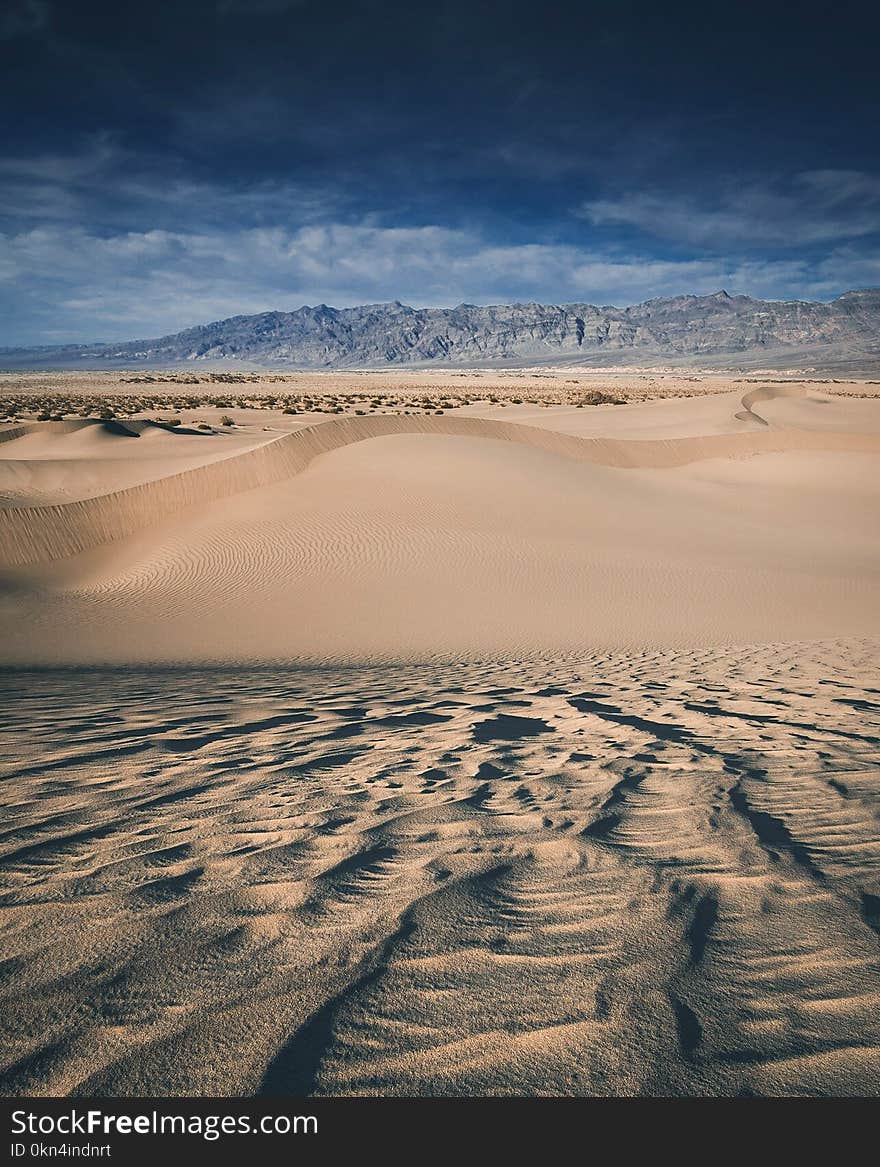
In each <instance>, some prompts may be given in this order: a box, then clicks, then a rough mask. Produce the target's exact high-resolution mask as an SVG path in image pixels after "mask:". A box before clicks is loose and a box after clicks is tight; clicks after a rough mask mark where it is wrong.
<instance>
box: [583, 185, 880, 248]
mask: <svg viewBox="0 0 880 1167" xmlns="http://www.w3.org/2000/svg"><path fill="white" fill-rule="evenodd" d="M579 213H580V214H581V215H582V217H583V218H585V219H586V220H587V221H588V222H590V223H591V224H593V225H594V226H596V227H614V228H619V227H630V228H635V229H637V230H638V231H641V232H644V233H645V234H647V235H650V236H654V237H656V238H660V239H666V240H673V241H675V242H676V243H678V244H682V243H685V244H691V245H695V246H698V247H708V248H719V247H730V246H735V247H741V248H751V247H767V246H771V247H778V248H786V247H803V246H810V245H813V244H820V243H829V242H831V243H833V242H837V241H839V240H845V239H857V238H861V237H864V236H866V235H872V234H875V233H880V176H878V175H874V174H866V173H863V172H861V171H857V170H828V169H826V170H810V171H804V172H801V173H799V174H797V175H795V176H794V177H793V178H791V179H789V180H788V181H785V182H780V181H777V182H775V183H771V184H767V183H758V182H756V181H755V180H754V179H750V180H739V181H737V180H735V179H732V180H730V182H728V183H727V184H726V185H724V186H723V188H722V189H721V190H720V191H719V192H718V193H717V194H715V195H714V196H713V195H709V194H707V193H706V192H705V191H704V192H702V193H701V194H699V195H687V194H685V195H682V194H671V193H668V192H655V191H651V190H644V191H631V192H627V193H624V194H621V195H618V196H616V197H609V198H600V199H593V200H590V201H588V202H585V203H584V204H583V205H582V206H581V207H580V208H579Z"/></svg>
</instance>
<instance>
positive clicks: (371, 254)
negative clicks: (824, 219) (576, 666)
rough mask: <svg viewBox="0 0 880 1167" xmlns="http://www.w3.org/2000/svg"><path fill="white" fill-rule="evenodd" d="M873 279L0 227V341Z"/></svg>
mask: <svg viewBox="0 0 880 1167" xmlns="http://www.w3.org/2000/svg"><path fill="white" fill-rule="evenodd" d="M872 283H880V250H877V251H875V252H874V253H873V254H872V253H869V252H867V251H865V250H864V249H861V248H860V249H858V250H857V249H851V248H842V249H839V250H836V251H834V252H832V253H831V254H830V255H829V256H826V257H825V258H824V259H822V260H821V261H817V262H815V263H809V262H807V261H806V260H803V259H800V258H791V259H785V260H762V259H749V260H736V259H733V260H729V259H725V258H724V257H705V258H690V259H683V260H669V259H659V258H657V257H653V256H650V255H643V254H638V253H620V252H618V253H604V252H599V251H595V250H591V249H590V248H588V247H578V246H574V245H570V244H547V243H523V244H516V245H511V244H503V245H500V244H497V243H495V242H493V241H492V240H489V239H486V238H484V237H483V236H482V235H481V234H480V233H479V232H476V231H469V230H460V229H451V228H448V227H444V226H438V225H432V224H426V225H422V226H416V227H386V226H381V225H377V224H375V223H370V222H362V223H359V224H344V223H325V224H309V225H305V226H302V227H299V228H296V229H287V228H284V227H279V226H267V227H248V228H242V229H235V230H224V229H216V230H201V231H172V230H166V229H153V230H148V231H125V232H117V233H113V234H107V235H103V236H98V235H96V234H94V233H91V232H89V231H87V230H85V229H83V228H82V227H78V226H70V227H67V226H61V225H55V226H51V227H45V226H41V227H36V228H34V229H32V230H27V231H22V232H19V233H17V234H15V235H11V234H10V235H0V319H2V321H3V331H2V334H0V344H6V345H15V344H34V343H53V342H55V341H57V340H60V339H67V340H82V341H89V340H99V339H103V340H119V339H131V338H136V337H148V336H157V335H161V334H163V333H166V332H174V331H177V330H179V329H181V328H184V327H186V326H188V325H192V324H197V323H203V322H206V321H208V320H214V319H220V318H222V317H225V316H231V315H236V314H238V313H249V312H259V311H266V310H269V309H292V308H296V307H299V306H300V305H301V304H303V303H313V304H315V303H320V302H326V303H331V304H334V305H337V306H345V305H350V304H359V303H375V302H381V301H389V300H394V299H400V300H403V301H406V302H409V303H412V304H415V305H417V306H425V305H447V304H454V303H460V302H462V301H466V302H470V303H499V302H501V303H503V302H509V301H514V300H520V301H522V300H539V301H544V302H550V303H553V302H555V303H560V302H589V303H600V304H602V303H606V304H607V303H616V304H627V303H634V302H636V301H639V300H643V299H647V298H650V297H653V296H660V295H677V294H681V293H682V292H693V293H708V292H713V291H716V290H717V289H718V288H720V287H725V288H727V290H728V291H730V292H731V293H738V292H743V293H750V294H753V295H759V296H765V297H768V298H794V297H802V296H805V295H807V296H813V297H815V298H820V299H821V298H826V299H827V298H830V297H831V296H834V295H836V294H838V293H839V292H841V291H844V290H846V289H847V288H849V287H853V286H865V285H867V284H872Z"/></svg>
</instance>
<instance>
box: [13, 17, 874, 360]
mask: <svg viewBox="0 0 880 1167" xmlns="http://www.w3.org/2000/svg"><path fill="white" fill-rule="evenodd" d="M876 32H877V18H876V16H875V15H873V9H872V8H869V7H868V6H867V5H865V4H856V3H847V2H846V0H844V2H843V3H837V4H834V5H833V6H832V5H830V4H827V5H825V4H802V5H800V6H798V7H797V8H796V9H795V8H793V7H792V6H790V5H783V4H781V3H778V4H773V3H770V4H767V3H765V4H762V5H758V4H752V3H740V4H737V5H714V4H707V3H704V4H702V5H699V6H698V5H693V4H674V3H673V4H667V5H657V4H648V3H644V2H642V0H618V2H616V3H615V4H598V3H590V2H584V3H580V4H578V5H570V4H552V3H551V4H547V5H544V6H540V7H539V6H538V5H535V4H534V3H528V4H526V3H521V2H519V0H508V2H506V3H501V2H493V0H488V2H484V3H481V4H472V3H470V4H466V3H463V2H460V0H456V2H454V3H442V2H440V3H434V4H431V5H427V4H426V5H419V4H412V3H410V4H401V3H394V2H379V0H360V2H356V0H343V2H341V3H338V4H336V5H328V4H326V3H318V2H317V0H197V2H189V3H184V2H180V0H178V2H177V3H173V4H172V3H167V2H154V3H150V4H144V5H140V6H122V5H118V4H110V3H99V2H97V0H77V2H73V3H64V4H62V3H60V2H59V3H54V4H52V3H50V2H49V0H16V2H14V3H12V4H10V5H7V8H6V10H5V14H4V16H3V18H2V20H0V58H2V60H0V65H2V70H3V72H2V77H3V81H2V85H3V88H4V100H3V102H2V107H0V118H2V132H3V139H2V140H3V153H2V157H0V232H2V234H0V296H3V298H4V326H3V333H2V340H0V342H5V343H15V342H16V341H22V342H32V341H34V340H39V339H46V340H47V341H50V340H55V339H58V338H60V337H71V338H88V339H91V338H93V337H120V336H129V335H132V334H138V333H140V334H148V333H151V332H157V331H163V330H166V329H173V328H177V327H179V326H182V325H184V324H188V323H192V322H195V321H197V320H201V319H204V318H205V317H207V316H210V315H223V314H228V313H232V312H235V311H250V310H258V309H262V308H269V307H282V308H286V307H291V306H295V305H297V304H299V303H302V302H304V301H310V300H311V301H321V300H324V301H328V302H334V301H335V302H337V303H352V302H357V301H363V300H383V299H393V298H400V299H408V300H411V301H414V302H416V303H447V302H451V301H459V300H469V301H487V300H507V299H542V300H566V299H568V300H572V299H587V300H597V301H604V302H609V301H617V302H626V301H633V300H637V299H640V298H643V297H645V296H649V295H656V294H663V293H672V292H680V291H711V290H714V288H716V287H718V286H720V285H722V284H724V285H725V286H727V287H728V289H729V290H731V291H745V292H751V293H753V294H758V295H768V296H816V297H830V296H833V295H834V294H836V293H838V292H840V291H843V290H845V289H846V288H847V287H850V286H857V285H864V284H866V283H877V282H880V223H878V207H880V194H878V157H877V141H878V134H877V120H878V111H880V96H878V86H877V82H876V60H875V45H876Z"/></svg>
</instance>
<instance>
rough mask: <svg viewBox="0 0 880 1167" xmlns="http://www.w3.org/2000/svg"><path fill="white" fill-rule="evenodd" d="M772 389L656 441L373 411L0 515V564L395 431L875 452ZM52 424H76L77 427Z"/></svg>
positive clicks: (543, 445) (589, 452) (623, 463)
mask: <svg viewBox="0 0 880 1167" xmlns="http://www.w3.org/2000/svg"><path fill="white" fill-rule="evenodd" d="M780 395H786V393H785V389H784V388H774V389H770V390H755V391H752V392H750V393H747V394H746V395H745V396H744V397H743V399H742V404H743V407H744V409H743V412H742V413H738V414H737V417H740V418H741V417H744V416H747V417H749V418H752V419H755V420H757V421H758V422H759V423H760V424H761V425H763V427H764V428H763V429H761V430H750V431H748V432H744V433H734V434H707V435H704V436H696V437H680V438H663V439H639V440H626V439H618V438H601V437H596V438H585V437H576V436H574V435H571V434H562V433H556V432H554V431H552V430H549V429H544V428H539V427H537V426H527V425H520V424H518V423H515V422H502V421H495V420H490V419H485V418H473V417H461V416H455V415H444V416H438V417H407V416H383V415H379V416H371V417H346V418H341V419H337V420H330V421H325V422H321V423H320V424H318V425H314V426H308V427H305V428H303V429H300V430H297V431H295V432H293V433H290V434H284V435H283V436H281V437H279V438H275V439H273V440H271V441H268V442H266V443H265V444H263V445H260V446H258V447H257V448H256V449H250V450H247V451H246V452H244V453H240V454H232V455H230V456H229V457H225V458H222V459H221V460H220V461H218V462H212V463H210V464H207V465H204V466H199V467H197V468H194V469H189V470H185V471H182V472H180V473H178V474H171V475H168V476H167V477H164V478H161V479H158V480H155V481H151V482H146V483H141V484H139V485H137V486H133V487H129V488H127V489H124V490H117V491H113V492H111V493H109V494H105V495H100V496H98V497H94V498H88V499H82V500H78V501H76V502H71V503H61V504H54V505H48V506H31V507H18V508H10V509H8V510H5V511H0V545H2V548H3V551H2V561H0V562H2V564H3V565H4V566H6V567H23V566H28V565H31V564H39V563H47V562H51V561H53V560H56V559H64V558H69V557H71V556H74V555H78V554H80V553H81V552H83V551H85V550H88V549H89V548H92V547H96V546H99V545H101V544H104V543H108V542H112V541H113V540H115V539H119V538H122V537H124V536H126V535H130V534H132V533H133V532H135V531H138V530H140V529H141V528H143V527H145V526H148V525H151V524H154V523H156V522H158V521H159V520H161V519H164V518H167V517H168V516H169V515H172V514H174V513H175V512H177V511H179V510H181V509H183V508H185V507H188V506H193V505H196V504H200V503H207V502H213V501H215V500H217V499H222V498H227V497H229V496H231V495H234V494H238V493H241V492H243V491H247V490H253V489H255V488H257V487H265V486H271V485H273V484H275V483H278V482H282V481H284V480H285V479H287V478H291V477H293V476H295V475H297V474H299V473H301V471H303V470H304V469H305V468H306V467H307V466H309V465H310V463H311V462H312V461H314V459H315V458H317V457H319V456H321V455H322V454H327V453H329V452H331V451H333V450H338V449H341V448H342V447H344V446H348V445H352V444H354V443H357V442H363V441H369V440H371V439H374V438H380V437H389V436H393V435H406V434H419V435H448V436H453V437H472V438H483V439H486V438H488V439H491V440H495V441H501V442H508V443H513V444H517V445H522V446H526V447H529V448H531V449H535V450H540V451H543V452H545V453H549V454H553V455H556V456H558V457H562V458H566V459H570V460H574V461H578V462H588V463H592V464H594V465H598V466H605V467H613V468H616V469H654V470H661V469H672V468H676V467H682V466H687V465H689V464H692V463H696V462H700V461H705V460H708V459H712V458H742V457H746V456H749V455H753V454H779V453H787V452H794V451H798V452H840V453H878V452H880V434H873V433H843V432H837V431H830V430H829V431H823V430H802V429H797V430H796V429H774V428H772V427H771V426H770V425H769V424H768V423H767V422H766V421H765V419H763V418H762V417H760V415H758V414H755V413H754V412H753V410H752V405H753V404H755V403H756V402H757V401H759V400H766V399H769V398H772V397H775V396H780ZM49 424H52V423H49ZM55 424H56V425H59V426H69V427H72V428H75V427H76V426H77V424H78V423H75V422H73V423H65V422H62V423H55ZM86 424H88V423H86ZM127 424H128V423H127ZM22 431H23V432H25V433H27V432H30V430H29V429H28V428H27V427H17V432H16V433H15V434H14V436H21V435H22ZM59 432H70V430H69V429H66V430H63V431H59ZM7 440H8V434H7Z"/></svg>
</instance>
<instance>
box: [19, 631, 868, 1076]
mask: <svg viewBox="0 0 880 1167" xmlns="http://www.w3.org/2000/svg"><path fill="white" fill-rule="evenodd" d="M875 663H876V656H875V655H874V650H873V648H872V647H871V646H870V645H868V644H865V643H859V642H854V641H849V642H840V643H837V644H834V643H825V644H814V645H806V644H801V645H794V646H790V647H786V646H784V645H781V644H780V645H775V646H768V647H764V648H760V649H753V650H743V651H736V652H734V651H727V650H712V651H702V652H695V653H674V652H656V653H650V652H641V653H640V652H634V653H629V654H625V655H621V654H602V655H599V654H594V655H593V656H591V657H585V658H583V659H581V660H580V661H574V660H570V661H568V662H556V663H555V664H548V665H544V666H542V665H540V664H539V663H536V662H534V661H532V662H524V663H522V664H520V665H515V664H508V665H506V666H500V665H495V666H494V667H493V668H492V669H491V671H489V670H487V668H486V666H485V665H483V666H479V667H472V668H463V667H462V666H460V665H456V666H454V667H441V666H435V667H430V666H426V667H425V668H422V669H420V670H413V669H411V668H408V667H405V666H401V667H398V668H396V669H395V668H390V667H385V668H381V669H369V668H360V669H350V668H349V669H346V668H338V669H328V668H322V669H315V670H308V669H306V670H302V669H300V670H297V669H290V668H288V669H283V670H273V669H268V668H262V669H256V670H253V669H252V670H246V669H245V670H230V669H228V668H227V669H223V670H221V671H219V672H212V671H210V670H201V671H199V670H194V671H193V670H173V671H169V672H162V671H156V670H149V671H140V670H136V669H129V670H124V671H118V670H111V671H109V672H106V673H101V672H93V673H91V674H89V678H88V686H87V687H85V686H84V685H83V684H82V677H80V676H78V675H77V674H76V673H42V674H30V675H28V677H27V687H26V691H25V693H24V694H19V695H17V696H16V698H15V701H14V704H13V705H12V706H11V707H10V706H9V705H8V704H7V709H8V710H9V712H10V717H9V721H8V726H7V732H6V735H5V738H4V742H3V746H4V748H3V754H4V756H5V757H6V759H7V761H6V762H5V764H4V782H3V786H2V790H3V796H2V797H3V800H4V806H5V811H6V820H5V821H6V822H7V827H6V829H5V831H4V834H3V838H2V840H0V843H2V847H3V853H4V871H5V882H6V895H5V898H4V901H3V909H2V910H3V914H4V929H5V931H4V934H5V955H6V963H5V966H4V973H5V980H4V982H3V990H2V991H3V1010H2V1018H3V1021H2V1027H3V1037H4V1042H3V1045H4V1050H5V1051H7V1052H6V1062H5V1070H4V1075H3V1079H2V1083H3V1087H4V1089H5V1090H6V1091H7V1092H12V1093H17V1092H29V1091H32V1092H34V1093H52V1092H57V1093H67V1092H71V1093H79V1094H95V1093H97V1094H131V1093H138V1094H152V1093H158V1094H163V1093H177V1094H188V1093H194V1094H199V1093H227V1092H228V1093H249V1092H257V1091H263V1092H266V1093H270V1094H283V1093H295V1094H301V1093H307V1092H318V1093H352V1092H354V1093H367V1094H387V1093H392V1094H410V1093H416V1094H424V1093H427V1094H474V1093H476V1094H481V1093H501V1094H504V1093H528V1094H612V1095H613V1094H636V1093H646V1094H670V1093H673V1094H742V1093H769V1094H804V1093H806V1094H853V1093H855V1094H874V1093H878V1092H880V1028H878V1015H880V1014H878V1010H877V1004H878V1001H880V959H878V949H877V935H876V932H877V929H878V927H880V917H878V906H880V882H878V881H880V829H878V820H877V817H876V798H877V795H878V769H877V766H878V761H880V740H878V737H880V721H878V715H880V694H878V692H877V690H876V688H872V687H871V685H872V681H873V677H874V675H875V673H874V666H875ZM18 683H20V682H18Z"/></svg>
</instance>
